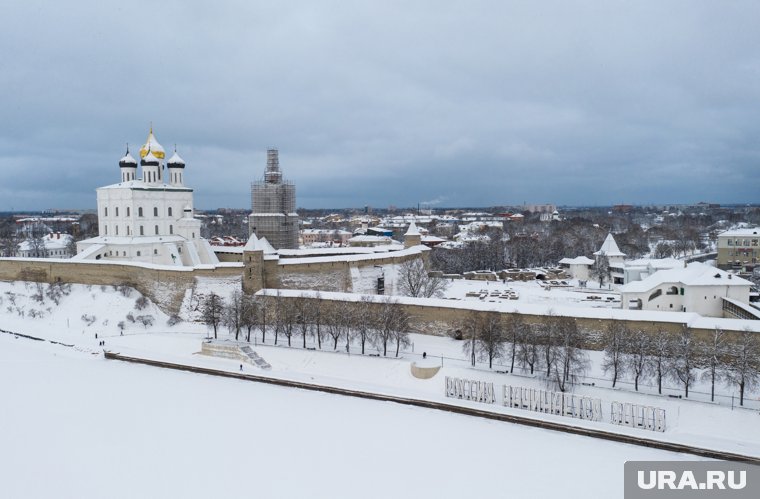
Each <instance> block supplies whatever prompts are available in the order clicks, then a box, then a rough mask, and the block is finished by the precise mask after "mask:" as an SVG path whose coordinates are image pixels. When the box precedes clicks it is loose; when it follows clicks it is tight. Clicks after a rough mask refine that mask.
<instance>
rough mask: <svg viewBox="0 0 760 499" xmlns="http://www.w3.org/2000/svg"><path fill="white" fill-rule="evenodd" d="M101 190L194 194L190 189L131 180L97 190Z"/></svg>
mask: <svg viewBox="0 0 760 499" xmlns="http://www.w3.org/2000/svg"><path fill="white" fill-rule="evenodd" d="M101 189H135V190H152V191H182V192H193V190H192V189H190V188H189V187H176V186H173V185H169V184H158V185H156V184H148V183H146V182H143V181H142V180H130V181H129V182H119V183H118V184H111V185H106V186H103V187H98V188H97V189H96V190H98V191H99V190H101Z"/></svg>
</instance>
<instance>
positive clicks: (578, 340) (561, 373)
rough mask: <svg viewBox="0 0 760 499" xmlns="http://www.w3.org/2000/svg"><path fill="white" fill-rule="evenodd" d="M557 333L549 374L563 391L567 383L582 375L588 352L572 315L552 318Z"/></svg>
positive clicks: (585, 366) (586, 365) (584, 371)
mask: <svg viewBox="0 0 760 499" xmlns="http://www.w3.org/2000/svg"><path fill="white" fill-rule="evenodd" d="M553 322H555V324H556V326H555V327H556V331H557V333H558V335H557V338H558V340H559V341H558V342H557V348H556V355H555V356H554V362H553V364H552V366H551V375H552V378H553V379H554V382H555V383H556V385H557V388H559V391H561V392H565V391H567V389H568V388H569V386H568V385H569V384H573V383H575V381H576V380H577V378H579V377H582V376H583V375H584V374H585V373H586V371H587V370H588V366H589V359H588V354H586V352H585V351H584V350H583V346H584V338H583V334H582V333H581V331H580V330H579V329H578V324H577V323H576V322H575V319H573V318H572V317H557V318H555V319H554V320H553Z"/></svg>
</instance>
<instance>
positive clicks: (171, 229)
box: [169, 225, 174, 234]
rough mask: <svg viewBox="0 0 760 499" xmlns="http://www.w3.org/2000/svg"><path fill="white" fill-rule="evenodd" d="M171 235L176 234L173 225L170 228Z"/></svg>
mask: <svg viewBox="0 0 760 499" xmlns="http://www.w3.org/2000/svg"><path fill="white" fill-rule="evenodd" d="M169 234H174V226H173V225H170V226H169Z"/></svg>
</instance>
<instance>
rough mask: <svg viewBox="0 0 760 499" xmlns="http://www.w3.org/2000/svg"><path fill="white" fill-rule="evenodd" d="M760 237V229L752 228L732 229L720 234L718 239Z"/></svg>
mask: <svg viewBox="0 0 760 499" xmlns="http://www.w3.org/2000/svg"><path fill="white" fill-rule="evenodd" d="M757 235H760V228H758V227H752V228H747V229H731V230H727V231H725V232H721V233H720V234H718V237H744V236H757Z"/></svg>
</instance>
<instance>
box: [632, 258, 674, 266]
mask: <svg viewBox="0 0 760 499" xmlns="http://www.w3.org/2000/svg"><path fill="white" fill-rule="evenodd" d="M625 266H626V267H649V268H653V269H674V268H676V267H683V260H679V259H677V258H639V259H636V260H629V261H627V262H625Z"/></svg>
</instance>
